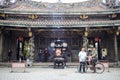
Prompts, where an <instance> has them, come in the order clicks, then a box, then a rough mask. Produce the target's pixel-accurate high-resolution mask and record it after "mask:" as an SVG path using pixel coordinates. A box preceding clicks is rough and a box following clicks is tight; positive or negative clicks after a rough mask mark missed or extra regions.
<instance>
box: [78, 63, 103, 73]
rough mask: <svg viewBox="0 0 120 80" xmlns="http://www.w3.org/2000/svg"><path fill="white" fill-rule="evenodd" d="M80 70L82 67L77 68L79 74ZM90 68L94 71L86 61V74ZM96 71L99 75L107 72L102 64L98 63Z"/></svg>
mask: <svg viewBox="0 0 120 80" xmlns="http://www.w3.org/2000/svg"><path fill="white" fill-rule="evenodd" d="M79 68H80V65H79V66H77V71H78V72H79ZM88 68H90V70H93V66H91V65H89V64H88V62H87V61H86V64H85V72H87V70H88ZM95 69H96V73H97V74H101V73H103V72H104V71H105V67H104V65H103V64H102V63H101V62H96V63H95Z"/></svg>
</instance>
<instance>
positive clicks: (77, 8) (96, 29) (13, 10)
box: [0, 0, 120, 62]
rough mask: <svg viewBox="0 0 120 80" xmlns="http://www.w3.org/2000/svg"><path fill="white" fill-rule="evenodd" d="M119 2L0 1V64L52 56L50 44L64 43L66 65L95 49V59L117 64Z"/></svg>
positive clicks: (91, 0) (119, 55)
mask: <svg viewBox="0 0 120 80" xmlns="http://www.w3.org/2000/svg"><path fill="white" fill-rule="evenodd" d="M119 33H120V1H119V0H89V1H85V2H79V3H62V2H57V3H47V2H35V1H31V0H15V2H14V3H12V2H7V1H6V0H3V1H2V0H1V5H0V61H7V60H8V51H9V49H11V50H12V60H19V56H20V54H21V53H22V54H23V56H24V59H27V57H28V56H27V55H30V57H31V59H33V60H34V61H38V59H39V51H40V49H42V50H43V53H44V50H45V49H46V48H47V50H48V54H49V56H48V61H50V60H49V59H50V57H51V55H52V54H54V51H53V50H52V48H51V43H52V42H53V41H55V40H62V41H64V42H66V43H67V49H66V56H67V60H68V61H69V62H75V61H78V53H79V51H80V49H81V48H82V47H85V48H86V51H89V50H90V49H91V48H93V47H96V48H97V52H98V59H99V60H102V59H104V58H105V59H107V60H109V61H110V62H114V61H119V60H120V35H119Z"/></svg>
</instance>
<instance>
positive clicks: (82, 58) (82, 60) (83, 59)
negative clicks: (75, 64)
mask: <svg viewBox="0 0 120 80" xmlns="http://www.w3.org/2000/svg"><path fill="white" fill-rule="evenodd" d="M78 56H79V62H80V68H79V72H81V69H82V68H83V72H85V64H86V58H87V53H86V52H85V48H82V49H81V51H80V52H79V54H78Z"/></svg>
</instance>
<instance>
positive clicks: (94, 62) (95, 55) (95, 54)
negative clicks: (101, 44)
mask: <svg viewBox="0 0 120 80" xmlns="http://www.w3.org/2000/svg"><path fill="white" fill-rule="evenodd" d="M97 60H98V56H97V50H96V48H93V49H92V59H91V63H92V66H93V70H94V73H95V72H96V69H95V64H96V62H97Z"/></svg>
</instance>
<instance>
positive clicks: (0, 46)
mask: <svg viewBox="0 0 120 80" xmlns="http://www.w3.org/2000/svg"><path fill="white" fill-rule="evenodd" d="M2 38H3V37H2V33H1V32H0V61H2V49H3V48H2V43H3V40H2Z"/></svg>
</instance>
